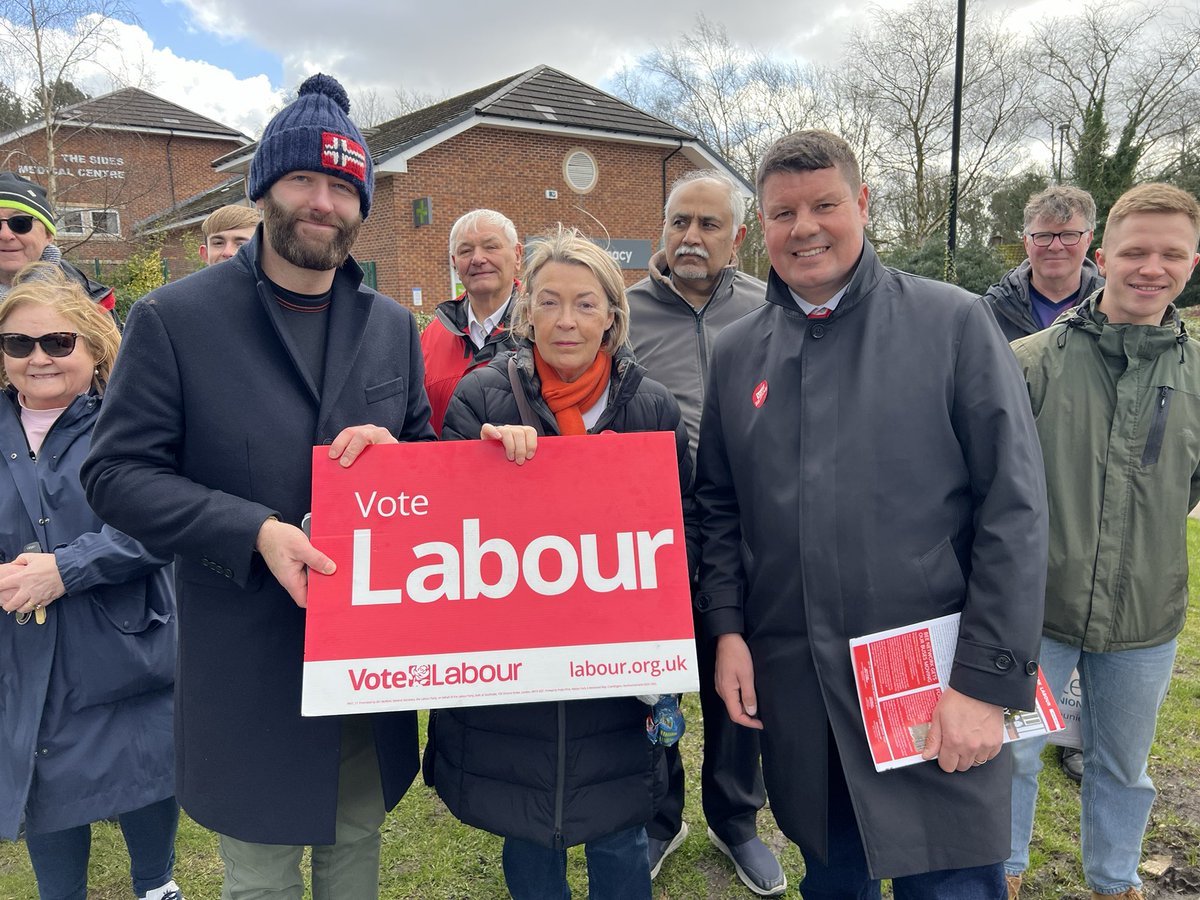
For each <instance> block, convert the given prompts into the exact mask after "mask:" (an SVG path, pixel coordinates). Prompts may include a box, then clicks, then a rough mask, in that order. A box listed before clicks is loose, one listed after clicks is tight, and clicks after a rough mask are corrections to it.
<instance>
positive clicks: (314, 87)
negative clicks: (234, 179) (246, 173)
mask: <svg viewBox="0 0 1200 900" xmlns="http://www.w3.org/2000/svg"><path fill="white" fill-rule="evenodd" d="M297 95H298V96H297V97H296V99H295V100H294V101H293V102H292V103H291V104H289V105H288V106H286V107H284V108H283V109H282V110H280V111H279V112H278V113H276V115H275V117H274V118H273V119H271V121H270V122H268V123H267V127H266V128H264V129H263V135H262V139H261V140H259V142H258V149H257V150H255V152H254V159H253V160H252V161H251V162H250V178H249V181H248V183H247V185H246V193H247V195H249V197H250V199H251V200H258V199H260V198H261V197H262V196H263V195H264V194H266V192H267V191H269V190H270V189H271V185H273V184H274V183H275V182H276V181H278V180H279V179H280V178H282V177H283V176H284V175H286V174H287V173H288V172H297V171H308V172H325V173H326V174H328V175H332V176H334V177H335V178H340V179H342V180H343V181H346V182H349V183H350V184H352V185H354V186H355V187H356V188H357V189H358V200H359V207H360V208H361V210H362V217H363V218H364V219H365V218H366V217H367V214H368V213H370V211H371V199H372V195H373V194H374V192H375V166H374V163H372V161H371V154H370V152H369V151H368V150H367V145H366V141H364V140H363V136H362V132H361V131H359V130H358V127H357V126H356V125H355V124H354V123H353V122H352V121H350V116H349V112H350V98H349V96H347V94H346V89H345V88H343V87H342V85H341V84H340V83H339V82H338V80H337V79H336V78H334V77H333V76H331V75H323V74H317V75H313V76H311V77H309V78H307V79H305V81H304V83H303V84H302V85H300V89H299V91H297Z"/></svg>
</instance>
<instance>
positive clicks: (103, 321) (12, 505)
mask: <svg viewBox="0 0 1200 900" xmlns="http://www.w3.org/2000/svg"><path fill="white" fill-rule="evenodd" d="M119 343H120V336H119V335H118V333H117V328H116V326H115V325H114V324H113V320H112V318H111V317H110V316H109V315H108V313H107V312H106V311H105V310H104V309H102V308H100V307H98V306H97V305H96V304H95V303H93V302H92V301H91V300H90V299H89V298H88V296H87V294H85V293H84V292H83V289H82V288H81V287H79V286H78V285H77V284H74V283H72V282H69V281H67V280H66V278H65V277H64V276H63V275H62V274H61V273H60V272H59V271H58V270H57V268H56V267H54V266H52V265H47V264H45V263H35V264H34V265H31V266H29V267H27V268H26V269H24V270H23V271H22V272H21V273H20V274H19V275H18V276H17V278H16V279H15V280H14V284H13V288H12V290H11V291H10V292H9V293H8V295H7V296H6V297H5V298H4V299H3V301H0V349H2V350H3V377H2V384H3V392H2V396H0V449H2V451H3V463H2V464H0V608H3V610H4V612H5V613H6V615H0V837H2V838H7V839H13V838H15V837H16V836H17V833H18V831H19V829H20V825H21V821H22V819H23V820H24V824H25V841H26V845H27V847H28V849H29V857H30V860H31V862H32V863H33V869H34V873H35V875H36V876H37V881H38V892H39V895H40V897H41V898H42V900H85V898H86V896H87V865H88V855H89V849H90V844H91V825H90V823H92V822H95V821H97V820H100V819H104V818H107V817H109V816H114V815H115V816H117V818H118V820H119V822H120V825H121V829H122V831H123V832H124V835H125V843H126V845H127V846H128V848H129V855H130V872H131V876H132V879H133V889H134V893H135V894H136V895H137V896H138V897H139V898H141V900H180V894H179V891H178V887H177V886H176V884H175V882H174V880H173V879H172V868H173V866H174V861H175V854H174V844H175V829H176V825H177V822H178V818H179V807H178V805H177V804H176V802H175V797H174V743H173V740H172V725H171V722H172V714H171V706H172V685H173V683H174V670H175V601H174V596H173V593H172V589H171V585H170V581H169V578H168V572H169V569H167V568H164V565H165V560H162V559H158V558H156V557H153V556H151V555H150V554H149V553H148V552H147V551H146V550H145V549H144V548H143V547H142V545H141V544H139V543H137V542H136V541H134V540H133V539H132V538H129V537H127V536H126V535H124V534H122V533H120V532H118V531H115V530H113V529H111V528H109V527H107V526H106V525H105V524H104V523H103V522H101V521H100V520H99V519H98V518H96V515H95V514H94V513H93V512H92V510H91V508H90V507H89V506H88V504H87V501H86V500H85V499H84V495H83V487H82V485H81V484H80V481H79V468H80V465H81V464H82V462H83V459H84V457H85V456H86V455H87V452H88V448H89V446H90V444H91V433H92V427H93V425H94V424H95V421H96V417H97V415H98V414H99V412H100V404H101V400H102V397H101V395H102V392H103V388H104V384H105V383H106V382H107V380H108V375H109V372H110V371H111V370H112V364H113V359H114V357H115V356H116V352H117V346H118V344H119Z"/></svg>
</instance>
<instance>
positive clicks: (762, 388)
mask: <svg viewBox="0 0 1200 900" xmlns="http://www.w3.org/2000/svg"><path fill="white" fill-rule="evenodd" d="M750 399H751V400H753V401H754V408H755V409H760V408H761V407H762V405H763V404H764V403H766V402H767V382H766V381H765V380H763V381H760V382H759V383H758V387H756V388H755V389H754V394H753V395H752V396H751V398H750Z"/></svg>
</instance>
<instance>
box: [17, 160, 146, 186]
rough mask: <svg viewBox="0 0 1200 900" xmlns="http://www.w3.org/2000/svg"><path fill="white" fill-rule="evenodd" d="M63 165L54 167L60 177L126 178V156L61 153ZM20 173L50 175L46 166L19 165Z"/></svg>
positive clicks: (18, 171)
mask: <svg viewBox="0 0 1200 900" xmlns="http://www.w3.org/2000/svg"><path fill="white" fill-rule="evenodd" d="M58 158H59V161H60V162H61V163H62V165H61V166H55V167H54V174H55V176H57V177H59V178H63V177H66V178H116V179H120V180H124V178H125V157H123V156H100V155H96V154H92V155H88V154H86V153H60V154H59V155H58ZM17 174H18V175H25V176H28V175H49V174H50V169H49V168H48V167H46V166H35V165H24V166H17Z"/></svg>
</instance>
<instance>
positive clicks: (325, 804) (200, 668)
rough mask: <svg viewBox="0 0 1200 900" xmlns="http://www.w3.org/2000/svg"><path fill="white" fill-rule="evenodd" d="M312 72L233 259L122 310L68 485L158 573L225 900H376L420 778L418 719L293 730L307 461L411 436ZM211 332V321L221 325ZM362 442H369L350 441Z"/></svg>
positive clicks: (405, 391) (319, 78) (285, 114)
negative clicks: (89, 430) (383, 837)
mask: <svg viewBox="0 0 1200 900" xmlns="http://www.w3.org/2000/svg"><path fill="white" fill-rule="evenodd" d="M349 108H350V104H349V101H348V99H347V98H346V94H345V91H343V90H342V87H341V85H340V84H338V83H337V82H336V81H335V80H334V79H332V78H330V77H329V76H326V75H316V76H313V77H312V78H310V79H308V81H306V82H305V83H304V84H303V85H302V86H301V87H300V95H299V97H298V98H297V99H296V101H295V102H293V103H292V104H291V105H290V106H288V107H286V108H285V109H284V110H282V111H281V112H280V113H278V114H277V115H276V116H275V118H273V119H272V120H271V121H270V122H269V123H268V125H267V127H266V129H265V131H264V132H263V136H262V139H261V141H260V142H259V145H258V148H257V150H256V152H255V155H254V159H253V161H252V163H251V166H250V177H249V182H248V191H247V193H248V194H249V196H250V199H251V200H253V201H255V203H256V204H257V205H258V206H259V207H260V208H261V209H262V210H263V222H262V226H261V227H260V228H259V229H258V231H257V232H256V234H255V236H254V239H253V240H252V241H251V242H250V243H249V244H248V245H247V247H246V248H245V251H244V252H241V253H238V254H237V256H235V257H234V258H233V259H231V260H229V261H228V262H227V263H225V264H224V265H220V266H211V267H209V268H206V269H203V270H201V271H199V272H197V273H196V274H194V275H191V276H189V277H188V278H185V279H183V280H181V281H178V282H175V283H173V284H170V285H167V286H165V287H162V288H159V289H158V290H156V291H153V292H152V293H150V294H149V295H147V296H146V297H145V298H143V299H142V300H141V301H139V302H138V303H137V304H136V305H135V306H134V308H133V310H132V311H131V312H130V315H129V321H128V325H127V327H126V331H125V341H124V346H123V347H122V350H121V360H120V362H119V364H118V365H117V367H116V371H115V372H114V374H113V378H112V381H111V382H110V384H109V387H108V391H107V393H106V395H105V400H104V404H105V405H104V412H103V414H102V416H101V419H100V422H99V423H98V424H97V426H96V432H95V436H94V439H93V443H92V456H91V457H90V458H89V460H88V462H87V464H86V465H85V467H84V474H83V477H84V484H85V486H86V488H87V491H88V498H89V500H90V502H91V503H92V505H93V507H94V508H95V509H96V511H97V512H98V513H99V514H100V515H101V516H102V517H104V519H105V521H108V522H111V523H112V524H113V525H114V526H115V527H118V528H121V529H122V530H124V531H126V532H127V533H129V534H136V535H138V536H139V539H141V540H143V541H144V542H145V543H146V544H147V546H153V547H154V548H155V549H156V550H157V551H158V552H162V553H172V554H174V555H175V558H176V581H177V586H178V591H179V608H180V629H179V644H180V647H179V652H180V657H179V658H180V668H179V676H178V679H177V681H176V701H177V703H176V747H177V751H176V752H177V772H176V776H177V788H178V790H177V794H178V797H179V800H180V803H181V804H182V805H183V807H184V808H185V809H186V810H187V812H188V814H189V815H191V817H192V818H193V819H195V820H196V821H197V822H199V823H201V824H202V825H204V826H206V827H208V828H212V829H213V830H215V831H217V832H219V834H220V837H221V841H220V847H221V855H222V858H223V859H224V862H225V883H224V889H223V892H222V895H221V896H222V898H223V900H247V898H260V897H267V896H269V897H272V898H294V900H300V898H301V896H302V894H303V891H304V882H303V879H302V877H301V874H300V859H301V854H302V852H303V849H304V846H305V845H314V846H313V853H312V884H313V891H312V895H313V897H314V898H354V900H358V898H368V900H369V898H373V897H377V896H378V889H379V888H378V881H379V826H380V824H381V823H382V822H383V819H384V816H385V814H386V810H388V809H390V808H392V807H393V806H394V805H395V804H396V802H397V801H398V800H399V799H400V797H401V796H402V795H403V793H404V791H405V790H406V789H407V787H408V785H409V783H410V782H411V780H412V778H413V775H414V774H415V773H416V770H417V729H416V717H415V715H414V714H412V713H386V714H375V715H360V716H346V717H325V718H302V717H301V716H300V689H301V670H302V661H303V652H304V606H305V603H306V593H307V581H308V573H309V572H310V571H313V572H316V573H319V574H317V575H314V576H313V577H320V575H321V574H326V575H327V574H329V573H331V572H332V570H333V563H332V561H331V560H329V559H328V558H327V557H326V556H325V555H324V554H322V553H321V552H319V551H318V550H316V549H315V548H314V547H313V546H312V545H311V544H310V543H309V541H308V539H307V538H306V537H305V535H304V532H303V531H301V529H300V527H298V526H300V525H301V522H302V519H303V517H304V515H305V513H307V512H308V510H309V509H310V479H311V474H312V472H311V470H312V447H313V445H314V444H325V445H328V446H329V456H330V458H333V459H338V460H339V461H340V463H341V464H342V465H349V464H350V463H351V462H352V461H353V460H354V458H355V457H356V456H357V455H358V454H359V453H360V452H362V450H363V449H364V447H365V446H366V445H367V444H370V443H391V442H395V441H396V440H397V439H399V440H402V441H411V440H431V439H432V438H433V432H432V430H431V429H430V427H429V403H428V401H427V400H426V397H425V391H424V390H423V388H422V383H423V377H424V372H423V367H422V362H421V352H420V346H419V338H418V334H417V329H416V326H415V323H414V322H413V318H412V316H411V315H410V314H409V313H408V312H407V311H406V310H405V309H404V308H403V307H401V306H400V305H399V304H398V303H395V302H393V301H392V300H390V299H388V298H387V297H383V296H382V295H380V294H378V293H376V292H375V291H374V290H372V289H370V288H368V287H367V286H366V285H364V284H363V283H362V270H361V269H360V268H359V267H358V265H357V264H356V263H355V262H354V260H353V259H352V258H351V257H350V256H349V252H350V247H351V245H352V244H353V243H354V238H355V235H356V234H357V233H358V230H359V226H360V225H361V223H362V220H363V219H364V218H366V216H367V214H368V213H369V212H370V209H371V197H372V191H373V187H374V182H373V167H372V162H371V157H370V155H369V153H368V151H367V148H366V146H365V144H364V142H363V138H362V134H361V133H360V132H359V130H358V128H356V127H355V125H354V124H353V123H352V122H351V121H350V119H349V117H348V115H347V113H348V112H349ZM213 322H220V323H221V326H220V327H219V328H214V327H213ZM367 423H369V424H367Z"/></svg>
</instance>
